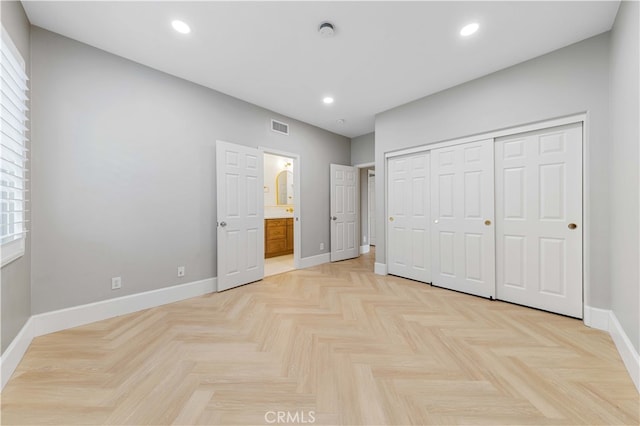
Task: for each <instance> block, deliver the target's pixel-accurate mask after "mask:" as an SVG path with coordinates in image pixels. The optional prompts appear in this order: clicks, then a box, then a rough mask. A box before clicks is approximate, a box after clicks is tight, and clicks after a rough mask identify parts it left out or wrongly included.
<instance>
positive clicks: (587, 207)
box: [582, 113, 592, 306]
mask: <svg viewBox="0 0 640 426" xmlns="http://www.w3.org/2000/svg"><path fill="white" fill-rule="evenodd" d="M588 115H589V114H588V113H587V114H585V115H584V119H583V120H582V304H583V306H588V305H589V304H590V303H592V300H591V268H588V266H589V265H590V264H591V262H589V259H590V255H591V243H590V242H591V226H590V219H591V213H590V212H591V197H590V196H589V191H588V189H589V187H590V184H589V176H590V173H589V171H590V170H589V132H588V129H589V120H588V118H589V117H588Z"/></svg>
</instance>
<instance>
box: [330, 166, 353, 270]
mask: <svg viewBox="0 0 640 426" xmlns="http://www.w3.org/2000/svg"><path fill="white" fill-rule="evenodd" d="M329 167H330V172H331V178H330V184H331V203H330V204H331V261H332V262H336V261H338V260H345V259H351V258H354V257H358V256H359V255H360V245H359V244H358V242H359V241H358V240H359V238H358V235H359V232H358V230H359V229H360V224H359V220H358V210H359V208H358V205H359V204H360V203H359V201H360V186H359V179H358V177H359V175H360V173H359V171H358V169H357V168H356V167H350V166H341V165H339V164H331V165H330V166H329Z"/></svg>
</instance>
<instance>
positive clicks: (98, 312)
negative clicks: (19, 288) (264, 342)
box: [31, 278, 218, 336]
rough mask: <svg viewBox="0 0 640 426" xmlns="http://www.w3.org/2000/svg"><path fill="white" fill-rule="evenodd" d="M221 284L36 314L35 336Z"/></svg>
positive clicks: (163, 290)
mask: <svg viewBox="0 0 640 426" xmlns="http://www.w3.org/2000/svg"><path fill="white" fill-rule="evenodd" d="M217 281H218V279H217V278H207V279H205V280H201V281H194V282H190V283H186V284H180V285H176V286H172V287H166V288H159V289H157V290H151V291H145V292H143V293H136V294H131V295H128V296H123V297H117V298H115V299H109V300H103V301H100V302H94V303H88V304H86V305H80V306H73V307H71V308H66V309H60V310H57V311H51V312H45V313H43V314H38V315H34V316H32V317H31V318H32V319H33V321H34V324H33V331H34V336H42V335H44V334H49V333H55V332H56V331H60V330H66V329H68V328H73V327H78V326H81V325H85V324H89V323H92V322H95V321H102V320H104V319H107V318H113V317H117V316H120V315H126V314H130V313H132V312H138V311H142V310H144V309H149V308H154V307H156V306H161V305H166V304H168V303H173V302H179V301H181V300H185V299H190V298H192V297H198V296H202V295H203V294H209V293H213V292H215V291H216V290H217Z"/></svg>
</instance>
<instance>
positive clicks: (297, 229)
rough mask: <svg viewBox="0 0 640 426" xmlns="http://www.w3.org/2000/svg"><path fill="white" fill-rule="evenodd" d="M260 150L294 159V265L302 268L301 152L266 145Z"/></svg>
mask: <svg viewBox="0 0 640 426" xmlns="http://www.w3.org/2000/svg"><path fill="white" fill-rule="evenodd" d="M258 151H260V152H261V153H262V155H263V158H264V154H272V155H279V156H282V157H288V158H291V159H292V160H293V267H294V268H295V269H300V258H301V254H302V253H301V251H302V234H301V232H302V231H301V229H302V226H301V225H300V222H301V220H302V215H301V212H300V206H301V205H302V202H301V199H300V197H301V195H300V194H301V192H302V191H300V181H301V179H300V175H301V174H302V173H301V172H302V169H301V168H300V163H301V160H300V154H296V153H293V152H288V151H282V150H279V149H274V148H269V147H266V146H258ZM262 261H263V263H264V259H262Z"/></svg>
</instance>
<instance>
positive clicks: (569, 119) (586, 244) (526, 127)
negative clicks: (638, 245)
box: [376, 113, 594, 325]
mask: <svg viewBox="0 0 640 426" xmlns="http://www.w3.org/2000/svg"><path fill="white" fill-rule="evenodd" d="M580 122H582V152H583V155H582V223H583V226H582V291H583V300H582V305H583V320H584V322H585V324H587V325H590V324H592V323H593V321H594V319H592V318H591V314H590V311H589V310H588V307H590V306H591V274H590V271H589V268H587V264H588V262H587V260H588V259H589V257H590V249H591V220H590V211H591V199H590V197H589V189H590V184H589V176H590V171H591V169H590V167H589V162H590V149H589V128H590V126H589V119H588V114H587V113H579V114H574V115H569V116H566V117H559V118H553V119H549V120H545V121H538V122H534V123H530V124H523V125H518V126H513V127H509V128H505V129H502V130H495V131H490V132H486V133H482V134H477V135H474V136H467V137H463V138H456V139H448V140H444V141H440V142H435V143H431V144H426V145H421V146H416V147H413V148H407V149H401V150H397V151H388V152H385V153H384V173H385V175H384V182H385V183H384V219H385V220H384V221H383V223H384V229H383V233H382V234H380V233H378V238H380V235H384V236H385V253H384V255H385V258H384V259H385V263H384V264H383V265H380V267H379V266H378V265H376V273H378V274H382V275H386V274H387V272H386V271H387V260H388V259H389V253H388V251H389V244H388V238H387V235H388V234H387V232H388V223H387V220H386V219H387V217H388V216H389V212H388V205H389V204H388V191H389V188H388V186H387V179H388V163H389V158H393V157H398V156H402V155H407V154H413V153H417V152H422V151H430V150H432V149H437V148H444V147H448V146H453V145H461V144H465V143H468V142H476V141H479V140H482V139H496V138H500V137H503V136H509V135H513V134H517V133H526V132H531V131H534V130H543V129H546V128H550V127H557V126H563V125H565V124H572V123H580ZM378 214H380V213H378ZM383 271H384V272H383Z"/></svg>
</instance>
